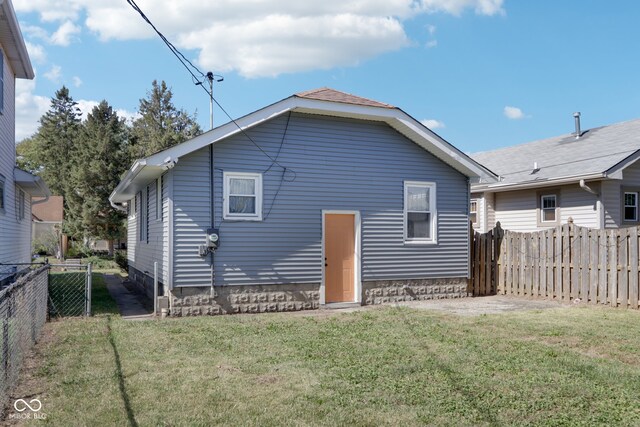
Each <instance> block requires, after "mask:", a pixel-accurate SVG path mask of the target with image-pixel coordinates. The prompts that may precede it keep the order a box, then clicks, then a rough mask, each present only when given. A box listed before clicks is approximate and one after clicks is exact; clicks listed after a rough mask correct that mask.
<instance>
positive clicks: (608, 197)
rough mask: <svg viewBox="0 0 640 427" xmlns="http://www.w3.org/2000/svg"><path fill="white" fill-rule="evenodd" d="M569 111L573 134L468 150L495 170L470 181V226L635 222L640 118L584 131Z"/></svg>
mask: <svg viewBox="0 0 640 427" xmlns="http://www.w3.org/2000/svg"><path fill="white" fill-rule="evenodd" d="M574 117H575V122H576V129H575V132H574V133H571V134H566V135H562V136H558V137H554V138H549V139H544V140H541V141H534V142H530V143H527V144H522V145H516V146H513V147H507V148H503V149H499V150H495V151H489V152H484V153H477V154H474V155H472V157H473V158H474V159H475V160H476V161H478V162H479V163H482V164H483V165H484V166H486V167H487V168H489V169H490V170H491V171H493V172H494V173H496V174H497V175H499V180H498V181H497V182H494V183H477V184H473V185H472V200H471V210H472V212H473V214H472V219H473V220H474V228H476V229H477V230H479V231H481V232H484V231H487V230H489V229H491V228H493V227H494V226H495V225H496V223H497V222H500V225H501V226H502V228H504V229H506V230H513V231H523V232H528V231H535V230H540V229H544V228H551V227H555V226H557V225H560V224H566V223H567V222H568V220H569V218H573V222H574V224H576V225H580V226H583V227H590V228H596V229H604V228H622V227H629V226H634V227H635V226H638V225H640V212H639V206H640V162H639V161H638V160H640V119H638V120H631V121H627V122H622V123H615V124H612V125H608V126H602V127H598V128H594V129H588V130H582V129H581V126H580V113H576V114H575V115H574Z"/></svg>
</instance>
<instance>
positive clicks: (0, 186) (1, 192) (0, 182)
mask: <svg viewBox="0 0 640 427" xmlns="http://www.w3.org/2000/svg"><path fill="white" fill-rule="evenodd" d="M5 182H6V180H5V178H4V176H2V175H0V213H4V207H5V201H4V198H5V189H4V185H5Z"/></svg>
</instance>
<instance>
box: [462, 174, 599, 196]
mask: <svg viewBox="0 0 640 427" xmlns="http://www.w3.org/2000/svg"><path fill="white" fill-rule="evenodd" d="M603 178H607V175H606V173H604V172H600V173H597V174H592V175H571V176H566V177H560V178H554V179H550V180H540V181H529V182H522V183H513V184H511V183H508V184H491V185H476V186H472V188H471V191H474V192H476V191H491V192H500V191H511V190H525V189H528V188H537V187H552V186H554V185H561V184H570V183H573V182H576V181H579V180H583V181H590V180H597V179H603Z"/></svg>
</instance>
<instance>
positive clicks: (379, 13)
mask: <svg viewBox="0 0 640 427" xmlns="http://www.w3.org/2000/svg"><path fill="white" fill-rule="evenodd" d="M137 3H138V5H139V6H140V8H141V9H142V10H143V11H145V13H146V14H147V16H148V17H149V19H151V21H152V22H154V24H156V26H157V27H158V28H159V29H160V30H161V31H162V32H163V33H164V34H165V35H166V36H167V37H168V38H169V39H170V40H171V41H172V42H174V44H175V45H176V46H177V47H178V48H181V49H193V50H194V51H196V52H197V54H196V55H197V62H198V65H199V66H200V67H201V68H203V69H204V70H213V71H216V72H229V71H236V72H238V73H239V74H241V75H243V76H245V77H263V76H276V75H279V74H282V73H292V72H300V71H309V70H315V69H328V68H333V67H339V66H349V65H355V64H358V63H360V62H362V61H364V60H366V59H368V58H372V57H375V56H377V55H379V54H381V53H384V52H389V51H393V50H397V49H400V48H402V47H405V46H408V45H410V43H411V42H410V40H409V39H408V37H407V34H406V32H405V28H404V22H405V21H406V20H408V19H410V18H413V17H415V16H417V15H419V14H430V13H447V14H453V15H460V14H461V13H462V12H464V11H465V10H473V11H475V13H477V14H481V15H496V14H500V13H504V11H503V9H502V4H503V0H369V1H366V2H364V1H361V0H323V1H320V2H315V1H313V2H312V1H298V2H291V1H288V0H267V1H257V0H244V1H238V0H220V1H216V2H203V1H202V0H183V1H180V2H175V1H170V0H138V1H137ZM15 6H16V9H17V10H18V11H20V12H36V13H39V14H40V17H41V19H42V20H43V21H47V22H61V23H62V24H61V27H60V29H59V30H58V31H56V33H54V35H56V34H58V36H56V37H55V39H56V40H57V41H58V42H66V43H67V44H68V43H69V42H70V41H72V39H73V36H74V35H76V34H77V31H76V28H74V27H72V26H71V25H74V24H71V25H69V24H68V23H76V22H78V21H79V20H80V19H81V17H85V16H86V19H85V20H84V24H85V25H86V26H87V28H88V29H89V30H90V31H91V32H93V33H95V34H97V36H98V37H99V38H100V39H101V40H103V41H106V40H110V39H117V40H129V39H143V38H151V37H156V35H155V34H154V33H153V31H152V30H151V28H150V27H149V26H148V25H147V24H146V23H145V22H144V21H143V20H142V18H141V17H140V16H139V15H138V14H137V13H136V12H135V11H134V10H133V9H132V8H131V7H130V6H129V5H128V4H127V3H126V2H124V1H121V2H104V1H103V0H15ZM213 18H215V19H213ZM63 30H64V31H63ZM428 31H429V30H428ZM433 31H435V27H434V29H433ZM51 39H52V41H53V39H54V36H52V38H51ZM190 59H191V58H190Z"/></svg>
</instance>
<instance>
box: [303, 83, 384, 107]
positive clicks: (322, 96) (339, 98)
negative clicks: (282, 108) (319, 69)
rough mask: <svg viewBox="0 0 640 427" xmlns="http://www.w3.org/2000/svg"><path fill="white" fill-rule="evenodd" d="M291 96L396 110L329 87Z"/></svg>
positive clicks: (382, 103)
mask: <svg viewBox="0 0 640 427" xmlns="http://www.w3.org/2000/svg"><path fill="white" fill-rule="evenodd" d="M293 96H296V97H298V98H306V99H315V100H318V101H329V102H341V103H343V104H353V105H364V106H369V107H380V108H390V109H391V108H396V107H394V106H393V105H391V104H386V103H384V102H380V101H376V100H374V99H370V98H364V97H362V96H358V95H353V94H351V93H348V92H342V91H340V90H336V89H333V88H330V87H326V86H325V87H320V88H317V89H311V90H307V91H304V92H298V93H295V94H294V95H293Z"/></svg>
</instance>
